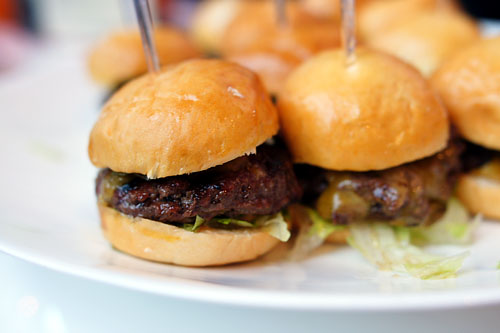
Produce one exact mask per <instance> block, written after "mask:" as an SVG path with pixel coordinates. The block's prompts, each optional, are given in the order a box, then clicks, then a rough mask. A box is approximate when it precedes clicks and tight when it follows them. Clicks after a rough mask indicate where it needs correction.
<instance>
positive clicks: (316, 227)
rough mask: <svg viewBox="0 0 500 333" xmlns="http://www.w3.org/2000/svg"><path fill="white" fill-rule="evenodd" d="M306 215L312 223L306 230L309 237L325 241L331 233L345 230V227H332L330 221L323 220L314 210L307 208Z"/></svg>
mask: <svg viewBox="0 0 500 333" xmlns="http://www.w3.org/2000/svg"><path fill="white" fill-rule="evenodd" d="M307 215H308V216H309V219H310V220H311V222H312V225H311V227H310V228H309V230H308V234H309V235H310V236H317V237H319V238H320V239H322V240H325V239H326V238H327V237H328V236H330V234H331V233H333V232H335V231H339V230H344V229H345V226H338V225H334V224H333V223H332V222H331V221H328V220H325V219H324V218H322V217H321V216H320V215H319V214H318V212H317V211H315V210H314V209H311V208H307Z"/></svg>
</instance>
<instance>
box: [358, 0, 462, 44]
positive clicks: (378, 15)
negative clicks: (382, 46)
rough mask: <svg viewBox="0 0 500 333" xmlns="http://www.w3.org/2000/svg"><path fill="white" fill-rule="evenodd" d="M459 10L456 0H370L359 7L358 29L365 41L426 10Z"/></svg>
mask: <svg viewBox="0 0 500 333" xmlns="http://www.w3.org/2000/svg"><path fill="white" fill-rule="evenodd" d="M433 11H452V12H459V11H460V7H459V5H458V4H457V1H455V0H377V1H369V2H367V3H366V4H365V5H363V6H362V7H361V8H360V9H359V14H358V29H359V34H360V37H361V39H362V40H363V41H367V42H369V41H370V40H371V39H372V38H374V37H376V36H378V35H379V34H381V33H383V32H385V31H387V30H388V29H392V28H395V27H397V26H398V25H400V24H404V23H405V22H407V21H408V20H410V19H411V18H413V17H415V16H417V15H419V14H422V13H426V12H433Z"/></svg>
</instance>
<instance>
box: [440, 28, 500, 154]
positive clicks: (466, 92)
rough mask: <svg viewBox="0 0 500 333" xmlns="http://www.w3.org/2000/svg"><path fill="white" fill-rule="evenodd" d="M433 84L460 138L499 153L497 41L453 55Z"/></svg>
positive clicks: (499, 49) (499, 58) (499, 41)
mask: <svg viewBox="0 0 500 333" xmlns="http://www.w3.org/2000/svg"><path fill="white" fill-rule="evenodd" d="M432 84H433V86H434V87H435V88H436V90H437V91H438V92H439V94H440V95H441V98H442V99H443V101H444V103H445V104H446V106H447V108H448V110H449V111H450V115H451V119H452V121H453V123H454V124H455V126H456V127H457V128H458V130H459V131H460V134H461V135H462V136H464V137H465V138H466V139H468V140H470V141H472V142H474V143H476V144H479V145H482V146H485V147H488V148H491V149H496V150H500V37H496V38H493V39H486V40H482V41H479V42H477V43H475V44H474V45H471V46H470V47H468V48H465V49H463V50H462V51H460V52H458V53H457V54H455V55H454V56H453V57H452V58H451V59H449V60H448V61H447V62H446V63H445V64H444V65H443V66H442V67H441V68H440V69H439V70H438V71H437V72H436V73H435V74H434V76H433V77H432Z"/></svg>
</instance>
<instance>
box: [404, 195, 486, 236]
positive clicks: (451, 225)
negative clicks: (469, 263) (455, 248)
mask: <svg viewBox="0 0 500 333" xmlns="http://www.w3.org/2000/svg"><path fill="white" fill-rule="evenodd" d="M480 220H481V217H480V216H477V217H476V218H475V219H474V220H473V221H472V222H471V221H470V217H469V213H468V212H467V209H466V208H465V207H464V206H463V205H462V203H461V202H460V201H459V200H458V199H456V198H452V199H450V200H449V201H448V206H447V208H446V212H445V214H444V215H443V217H442V218H441V219H439V220H438V221H436V222H435V223H434V224H432V225H431V226H425V227H417V228H411V229H410V235H411V242H412V243H414V244H418V245H423V244H459V245H462V244H469V243H471V242H472V238H473V235H474V231H475V230H476V229H477V227H478V226H479V223H480Z"/></svg>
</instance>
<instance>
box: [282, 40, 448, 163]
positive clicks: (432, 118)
mask: <svg viewBox="0 0 500 333" xmlns="http://www.w3.org/2000/svg"><path fill="white" fill-rule="evenodd" d="M278 109H279V112H280V120H281V125H282V130H283V135H284V138H285V140H286V141H287V143H288V147H289V149H290V151H291V153H292V155H293V157H294V159H295V162H297V163H307V164H312V165H315V166H319V167H322V168H325V169H330V170H351V171H367V170H380V169H386V168H390V167H393V166H397V165H400V164H403V163H407V162H411V161H414V160H418V159H420V158H423V157H426V156H430V155H432V154H434V153H436V152H438V151H440V150H442V149H443V148H445V147H446V144H447V140H448V136H449V125H448V117H447V113H446V111H445V109H444V108H443V106H442V105H441V104H440V102H439V100H438V99H437V97H436V95H435V94H434V92H433V90H432V89H430V87H429V86H428V85H427V82H426V81H425V79H424V78H423V77H422V76H421V75H420V73H418V71H417V70H415V69H414V68H413V67H411V66H409V65H407V64H405V63H404V62H402V61H400V60H398V59H396V58H394V57H392V56H389V55H385V54H382V53H378V52H376V51H372V50H368V49H363V48H359V49H358V50H357V53H356V60H355V62H354V63H353V64H351V65H349V66H347V65H346V58H345V54H344V51H343V50H332V51H326V52H323V53H321V54H319V55H317V56H316V57H314V58H312V59H310V60H308V61H307V62H305V63H303V64H302V65H301V66H299V67H298V68H297V69H296V70H295V71H294V72H293V73H292V74H291V75H290V76H289V78H288V80H287V82H286V84H285V87H284V89H283V90H282V92H281V94H280V96H279V100H278Z"/></svg>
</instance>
